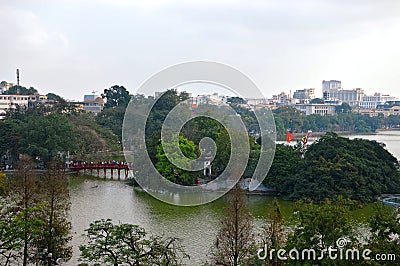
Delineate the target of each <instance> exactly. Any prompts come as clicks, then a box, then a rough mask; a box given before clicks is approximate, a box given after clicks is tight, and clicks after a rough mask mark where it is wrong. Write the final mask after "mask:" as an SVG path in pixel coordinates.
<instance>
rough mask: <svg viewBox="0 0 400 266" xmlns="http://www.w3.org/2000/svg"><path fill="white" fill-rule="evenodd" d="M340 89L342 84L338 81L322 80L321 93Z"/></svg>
mask: <svg viewBox="0 0 400 266" xmlns="http://www.w3.org/2000/svg"><path fill="white" fill-rule="evenodd" d="M341 87H342V82H341V81H339V80H323V81H322V91H327V90H330V89H337V88H341Z"/></svg>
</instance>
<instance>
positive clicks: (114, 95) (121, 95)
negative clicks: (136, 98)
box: [101, 85, 131, 108]
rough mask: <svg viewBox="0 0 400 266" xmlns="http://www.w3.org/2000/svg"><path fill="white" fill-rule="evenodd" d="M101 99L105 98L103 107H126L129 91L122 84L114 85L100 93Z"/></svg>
mask: <svg viewBox="0 0 400 266" xmlns="http://www.w3.org/2000/svg"><path fill="white" fill-rule="evenodd" d="M101 97H103V99H104V98H105V99H106V100H107V102H106V104H105V108H111V107H126V106H128V103H129V101H130V99H131V97H130V96H129V92H128V91H127V89H125V87H124V86H118V85H114V86H112V87H111V88H109V89H105V90H104V93H103V94H101Z"/></svg>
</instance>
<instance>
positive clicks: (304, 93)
mask: <svg viewBox="0 0 400 266" xmlns="http://www.w3.org/2000/svg"><path fill="white" fill-rule="evenodd" d="M314 98H315V89H314V88H311V89H303V90H296V91H295V92H294V93H293V99H298V100H299V101H300V103H306V102H308V101H309V100H312V99H314Z"/></svg>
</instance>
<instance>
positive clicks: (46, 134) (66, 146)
mask: <svg viewBox="0 0 400 266" xmlns="http://www.w3.org/2000/svg"><path fill="white" fill-rule="evenodd" d="M72 130H73V125H72V124H71V123H70V122H69V120H68V119H67V117H65V116H63V115H59V114H49V115H39V116H36V115H33V116H32V117H31V119H29V120H27V121H26V122H24V123H22V124H21V129H20V135H21V140H20V143H19V145H20V152H21V153H24V154H28V155H29V156H31V157H32V158H35V159H38V161H43V162H48V161H50V160H52V159H53V158H56V157H57V156H58V155H59V154H60V153H63V154H66V153H67V151H74V146H75V141H74V136H73V135H72Z"/></svg>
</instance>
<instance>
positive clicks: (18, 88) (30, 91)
mask: <svg viewBox="0 0 400 266" xmlns="http://www.w3.org/2000/svg"><path fill="white" fill-rule="evenodd" d="M37 93H38V91H37V90H36V89H35V88H33V87H30V88H29V89H27V88H25V87H22V86H18V85H15V86H12V87H11V88H9V89H8V90H6V91H5V92H4V93H3V94H20V95H34V94H37Z"/></svg>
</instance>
